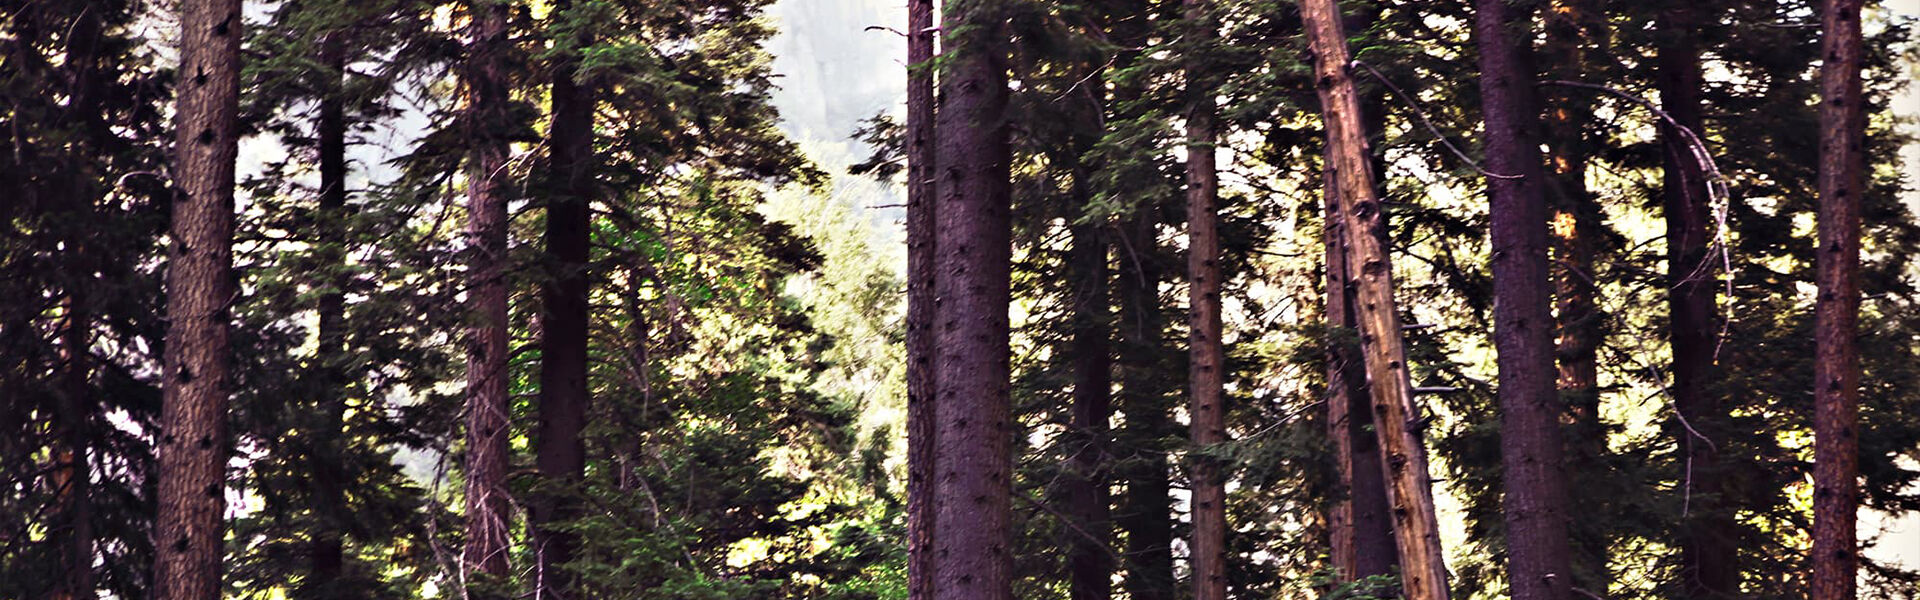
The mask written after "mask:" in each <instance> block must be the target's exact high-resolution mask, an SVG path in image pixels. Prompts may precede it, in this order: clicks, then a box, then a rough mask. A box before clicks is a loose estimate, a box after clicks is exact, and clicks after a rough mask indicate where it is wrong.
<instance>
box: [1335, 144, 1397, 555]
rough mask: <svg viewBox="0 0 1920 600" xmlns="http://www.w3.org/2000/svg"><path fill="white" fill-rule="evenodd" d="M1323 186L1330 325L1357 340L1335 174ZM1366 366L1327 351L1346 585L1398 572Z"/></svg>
mask: <svg viewBox="0 0 1920 600" xmlns="http://www.w3.org/2000/svg"><path fill="white" fill-rule="evenodd" d="M1325 186H1326V187H1325V189H1324V191H1323V196H1324V198H1323V200H1324V202H1325V210H1326V215H1327V216H1328V218H1327V222H1326V230H1325V232H1324V235H1325V238H1326V239H1325V251H1326V258H1325V260H1326V270H1327V272H1326V282H1325V285H1326V311H1327V324H1328V325H1329V326H1331V327H1333V328H1334V329H1335V330H1336V331H1338V332H1340V333H1341V334H1343V335H1344V334H1357V333H1358V330H1357V329H1356V327H1358V326H1359V322H1358V319H1357V318H1356V316H1355V314H1354V307H1353V297H1354V290H1353V289H1352V281H1353V273H1351V272H1350V271H1349V270H1348V269H1347V255H1346V243H1345V242H1344V241H1343V238H1342V236H1343V235H1344V233H1343V230H1342V229H1341V227H1340V225H1339V224H1340V219H1339V214H1340V213H1339V211H1340V207H1339V202H1340V184H1339V181H1338V179H1337V178H1335V177H1334V173H1333V172H1332V170H1329V171H1328V173H1327V177H1326V180H1325ZM1365 361H1366V359H1365V357H1363V356H1362V355H1361V353H1360V346H1359V344H1355V343H1349V342H1348V341H1347V340H1344V339H1335V340H1331V341H1330V343H1329V345H1328V347H1327V437H1328V439H1330V440H1332V442H1333V455H1334V456H1333V458H1334V471H1335V474H1336V476H1337V477H1338V481H1337V483H1336V489H1335V490H1334V494H1335V500H1334V502H1333V508H1332V510H1330V511H1329V514H1328V517H1329V518H1328V523H1327V528H1328V530H1329V531H1328V533H1329V539H1330V541H1331V550H1332V553H1331V554H1332V559H1333V568H1334V572H1335V576H1336V577H1337V578H1338V579H1337V580H1338V581H1341V582H1348V581H1354V580H1358V579H1362V578H1366V577H1370V576H1373V575H1385V574H1388V573H1392V572H1393V571H1394V569H1395V568H1397V567H1399V561H1398V560H1397V559H1398V552H1397V550H1396V549H1395V548H1396V546H1395V544H1394V539H1393V516H1392V512H1391V511H1392V504H1391V503H1390V502H1388V499H1387V482H1386V479H1385V473H1384V471H1383V470H1382V469H1383V465H1382V464H1381V462H1380V440H1379V439H1378V437H1376V436H1375V435H1374V434H1373V410H1372V408H1370V407H1369V402H1368V396H1367V372H1366V366H1365Z"/></svg>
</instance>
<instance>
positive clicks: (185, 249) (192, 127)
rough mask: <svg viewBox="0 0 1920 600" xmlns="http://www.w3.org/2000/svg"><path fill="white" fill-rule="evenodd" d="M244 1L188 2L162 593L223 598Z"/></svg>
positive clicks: (162, 599)
mask: <svg viewBox="0 0 1920 600" xmlns="http://www.w3.org/2000/svg"><path fill="white" fill-rule="evenodd" d="M241 26H242V22H241V15H240V0H182V2H181V3H180V28H181V35H180V69H179V72H180V74H181V77H180V83H179V87H178V88H177V93H178V94H179V100H178V103H179V104H178V109H177V112H176V116H175V122H176V124H177V127H178V131H177V136H178V137H177V138H176V139H175V141H174V144H175V145H174V152H175V153H176V157H177V158H176V160H177V161H178V166H177V167H176V168H175V171H174V184H175V188H176V191H175V195H174V199H173V230H172V238H173V244H172V245H171V246H170V247H169V249H168V250H169V251H168V253H167V254H168V256H167V337H166V356H165V357H164V358H163V364H164V367H163V370H164V379H163V380H162V384H161V387H162V394H161V409H160V436H159V438H160V447H159V448H158V454H159V457H158V458H159V472H158V473H157V474H156V475H157V476H156V479H157V480H158V482H159V489H158V495H157V500H158V503H159V506H158V511H157V513H156V515H155V522H154V529H155V531H154V546H155V550H156V556H155V559H154V581H153V583H154V597H155V598H157V599H158V600H213V599H215V598H218V597H220V558H221V554H222V544H223V539H224V538H223V536H222V534H221V519H220V517H221V514H220V513H221V509H222V506H224V504H225V502H224V501H225V498H224V494H225V483H226V463H227V461H226V458H227V448H228V440H227V403H228V400H229V396H230V394H231V393H232V388H231V385H232V382H231V375H230V373H229V369H228V366H229V362H230V359H231V356H230V348H229V346H228V334H229V331H228V330H229V316H230V314H231V311H230V306H231V304H232V302H233V299H234V296H235V295H236V293H237V290H236V289H235V285H234V274H233V227H234V219H233V186H234V159H235V158H236V156H237V155H238V153H239V135H238V134H239V128H238V127H237V121H238V118H237V117H238V115H239V103H240V94H239V90H240V37H241V31H240V29H241Z"/></svg>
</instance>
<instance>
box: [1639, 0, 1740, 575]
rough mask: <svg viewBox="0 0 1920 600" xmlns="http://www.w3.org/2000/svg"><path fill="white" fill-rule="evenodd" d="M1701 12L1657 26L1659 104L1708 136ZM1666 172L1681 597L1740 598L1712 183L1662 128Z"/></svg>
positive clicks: (1679, 9)
mask: <svg viewBox="0 0 1920 600" xmlns="http://www.w3.org/2000/svg"><path fill="white" fill-rule="evenodd" d="M1695 10H1696V8H1694V7H1691V6H1686V5H1682V4H1674V5H1671V6H1669V7H1668V8H1667V9H1666V10H1663V11H1661V12H1660V14H1659V15H1658V16H1657V17H1656V20H1655V31H1656V34H1657V36H1658V37H1657V40H1658V53H1659V56H1658V60H1657V62H1656V65H1657V67H1658V72H1657V73H1656V76H1655V84H1656V86H1657V87H1658V88H1659V92H1660V104H1661V107H1662V109H1663V110H1665V111H1666V112H1667V114H1668V115H1670V116H1672V117H1673V120H1674V121H1675V122H1676V123H1678V124H1679V125H1680V126H1682V127H1686V128H1688V129H1690V130H1692V131H1693V132H1694V133H1695V134H1696V135H1700V136H1703V137H1704V135H1705V131H1704V130H1703V129H1702V123H1703V122H1702V120H1701V99H1700V94H1701V85H1702V83H1701V67H1700V49H1699V47H1698V46H1697V45H1696V44H1695V43H1694V41H1693V36H1694V35H1695V29H1696V28H1697V27H1698V26H1699V21H1700V19H1699V18H1698V16H1697V15H1696V14H1695ZM1660 133H1661V144H1662V147H1663V149H1664V154H1665V166H1664V170H1663V173H1664V175H1663V177H1662V180H1661V186H1662V188H1663V189H1662V197H1663V199H1664V203H1665V212H1666V222H1667V280H1668V287H1669V289H1670V290H1671V292H1670V293H1669V294H1668V297H1667V307H1668V309H1669V311H1670V318H1669V319H1668V326H1669V330H1668V341H1669V343H1670V344H1671V345H1672V353H1673V404H1674V410H1675V411H1676V412H1677V413H1678V415H1679V416H1678V419H1676V420H1678V421H1682V422H1679V423H1675V424H1674V425H1672V426H1670V427H1669V431H1670V432H1671V435H1674V436H1676V437H1678V438H1679V439H1677V440H1676V442H1677V443H1676V446H1677V447H1679V448H1680V449H1681V452H1682V454H1683V456H1682V457H1681V458H1682V461H1683V463H1684V466H1683V467H1682V468H1683V469H1684V470H1685V473H1686V475H1685V479H1686V481H1685V482H1684V483H1683V485H1684V486H1685V488H1686V489H1684V490H1682V492H1681V493H1682V494H1684V495H1685V499H1684V500H1683V502H1684V503H1685V504H1686V506H1685V512H1686V513H1687V515H1688V516H1687V517H1686V518H1685V520H1684V522H1683V523H1682V524H1681V527H1680V544H1679V546H1680V561H1681V568H1680V572H1679V576H1680V577H1681V587H1682V589H1684V590H1686V591H1687V593H1688V594H1689V595H1691V596H1695V597H1725V596H1731V595H1736V594H1738V592H1739V588H1738V585H1739V579H1738V577H1739V574H1738V572H1737V571H1736V570H1735V566H1734V562H1733V561H1734V558H1735V557H1736V555H1737V553H1736V552H1735V548H1734V546H1733V541H1732V538H1730V537H1729V533H1728V532H1730V531H1732V530H1734V529H1735V524H1734V523H1733V520H1732V516H1731V512H1732V510H1733V509H1732V507H1730V506H1727V505H1726V503H1725V502H1724V500H1723V498H1722V496H1723V494H1722V493H1721V492H1722V487H1723V486H1722V485H1721V473H1720V469H1719V467H1718V464H1719V457H1718V456H1717V455H1716V454H1717V453H1716V452H1715V448H1714V445H1713V444H1714V442H1710V441H1708V440H1703V439H1700V438H1699V437H1697V436H1696V434H1695V432H1696V431H1697V432H1700V433H1701V434H1704V435H1706V436H1708V437H1709V438H1714V439H1715V440H1720V438H1719V433H1720V428H1719V426H1718V425H1719V423H1720V422H1721V421H1723V420H1724V419H1725V418H1726V415H1724V414H1723V412H1724V411H1725V410H1726V409H1725V408H1724V407H1723V406H1722V403H1721V401H1720V398H1719V394H1718V392H1716V391H1715V388H1717V387H1718V383H1719V381H1718V380H1719V374H1718V369H1717V367H1716V365H1715V364H1714V363H1715V359H1714V354H1715V350H1716V345H1717V343H1718V342H1717V339H1716V338H1717V332H1718V329H1717V321H1718V320H1717V319H1716V318H1715V315H1714V303H1715V296H1716V293H1715V292H1716V291H1717V288H1716V286H1715V285H1714V269H1713V264H1712V263H1711V262H1710V261H1709V258H1708V256H1707V247H1708V239H1709V236H1710V235H1711V231H1712V229H1711V227H1712V225H1711V224H1710V223H1709V216H1708V212H1709V210H1710V207H1709V206H1708V201H1707V194H1706V186H1707V181H1706V176H1705V174H1704V172H1703V171H1702V168H1701V166H1700V164H1699V163H1698V162H1696V161H1695V160H1694V158H1693V153H1692V151H1691V150H1690V149H1689V148H1688V146H1687V142H1686V139H1685V137H1684V136H1682V135H1680V134H1679V133H1677V132H1675V131H1673V130H1672V128H1671V127H1670V126H1669V127H1662V128H1661V130H1660Z"/></svg>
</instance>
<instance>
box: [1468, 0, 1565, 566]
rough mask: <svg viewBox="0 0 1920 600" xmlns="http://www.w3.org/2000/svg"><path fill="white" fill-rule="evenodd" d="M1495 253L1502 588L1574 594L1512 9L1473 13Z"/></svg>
mask: <svg viewBox="0 0 1920 600" xmlns="http://www.w3.org/2000/svg"><path fill="white" fill-rule="evenodd" d="M1474 8H1475V10H1474V13H1475V14H1474V30H1473V35H1474V39H1475V40H1476V45H1477V46H1478V47H1479V50H1480V97H1481V107H1482V112H1483V114H1484V115H1485V118H1486V152H1487V160H1486V168H1487V169H1489V170H1490V171H1491V172H1493V173H1495V174H1496V175H1494V176H1491V177H1488V178H1487V188H1488V195H1489V196H1490V204H1491V206H1490V207H1489V209H1488V212H1489V213H1491V221H1492V222H1491V224H1490V225H1491V233H1490V236H1489V237H1490V238H1491V243H1492V245H1493V293H1494V332H1493V333H1494V335H1493V342H1494V348H1495V350H1496V351H1497V352H1498V353H1499V357H1498V363H1499V371H1500V386H1499V389H1498V390H1497V393H1498V396H1499V401H1500V454H1501V466H1502V468H1503V469H1504V470H1505V483H1506V492H1505V497H1504V502H1503V504H1502V507H1501V508H1502V512H1503V514H1504V516H1505V517H1506V526H1507V580H1508V585H1509V588H1510V592H1511V593H1512V595H1513V598H1514V600H1565V599H1566V598H1567V597H1568V594H1569V593H1570V592H1571V590H1570V589H1569V586H1570V585H1572V583H1573V582H1572V571H1571V569H1572V567H1571V560H1570V558H1569V556H1568V553H1569V542H1568V538H1567V522H1566V521H1567V497H1566V483H1565V474H1564V473H1563V472H1562V471H1561V468H1562V466H1561V462H1560V460H1561V455H1562V453H1563V448H1562V446H1561V444H1562V442H1561V434H1560V415H1561V414H1562V413H1563V412H1564V410H1563V408H1562V406H1561V403H1560V395H1559V390H1558V389H1557V387H1556V386H1555V379H1556V375H1557V372H1556V369H1555V368H1554V364H1553V362H1554V361H1553V357H1554V344H1553V333H1554V332H1553V314H1552V312H1551V311H1550V310H1549V307H1550V306H1551V303H1552V298H1551V297H1550V296H1549V293H1550V290H1551V288H1549V287H1548V278H1547V202H1546V196H1545V194H1544V193H1543V192H1544V186H1545V184H1546V183H1547V182H1546V174H1545V172H1544V171H1543V170H1542V169H1541V163H1540V158H1541V157H1540V149H1539V148H1540V143H1539V138H1538V127H1539V122H1538V120H1537V117H1536V116H1535V115H1537V114H1538V113H1537V112H1535V110H1536V108H1535V107H1536V106H1537V105H1536V104H1535V103H1534V99H1533V71H1532V70H1531V68H1530V67H1529V66H1528V63H1527V60H1526V53H1527V48H1528V43H1527V42H1525V41H1524V40H1527V39H1530V37H1531V36H1529V35H1528V34H1527V31H1528V29H1527V26H1528V24H1529V23H1530V19H1529V18H1528V15H1527V14H1526V12H1524V11H1515V10H1514V9H1513V7H1511V6H1509V5H1508V4H1507V2H1506V0H1480V1H1479V2H1476V3H1475V6H1474Z"/></svg>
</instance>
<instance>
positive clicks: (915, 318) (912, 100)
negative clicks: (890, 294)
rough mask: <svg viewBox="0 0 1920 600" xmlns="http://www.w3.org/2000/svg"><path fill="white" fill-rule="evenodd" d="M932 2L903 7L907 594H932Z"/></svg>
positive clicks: (920, 597)
mask: <svg viewBox="0 0 1920 600" xmlns="http://www.w3.org/2000/svg"><path fill="white" fill-rule="evenodd" d="M933 41H934V31H933V0H908V4H907V596H908V597H909V598H911V599H912V600H925V599H926V598H930V597H931V594H932V593H933V563H932V560H933V539H934V532H933V514H934V510H935V509H934V507H935V502H936V501H937V500H938V499H939V497H940V494H939V493H938V492H937V491H936V490H934V489H933V484H934V478H933V452H934V449H933V444H934V440H935V439H936V436H935V434H934V410H933V402H934V399H935V398H936V397H938V394H937V393H935V390H934V388H933V384H934V364H933V355H934V345H933V342H934V330H933V325H934V322H933V319H934V295H933V294H934V274H935V270H934V232H935V229H934V223H935V220H936V217H935V213H934V209H935V196H934V194H935V189H934V188H935V179H936V178H937V177H938V175H937V172H936V169H935V163H936V162H937V160H936V158H935V156H934V153H933V151H934V137H933V136H934V96H933V83H934V82H933V79H934V77H933V75H934V71H935V67H934V65H933Z"/></svg>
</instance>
